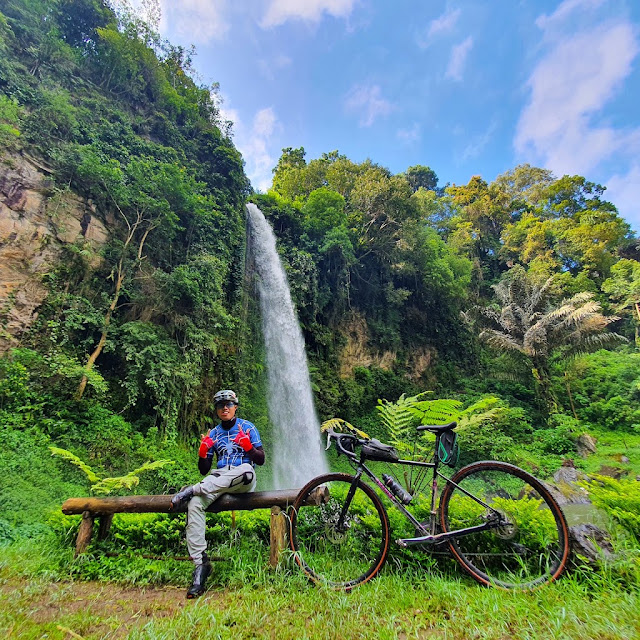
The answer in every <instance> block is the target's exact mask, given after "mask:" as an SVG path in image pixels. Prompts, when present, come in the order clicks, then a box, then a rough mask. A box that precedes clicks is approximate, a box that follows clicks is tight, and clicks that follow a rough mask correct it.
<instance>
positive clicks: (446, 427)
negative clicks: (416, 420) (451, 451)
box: [416, 420, 458, 433]
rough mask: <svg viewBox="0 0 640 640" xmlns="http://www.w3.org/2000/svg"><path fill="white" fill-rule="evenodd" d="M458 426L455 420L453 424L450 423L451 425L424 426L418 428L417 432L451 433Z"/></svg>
mask: <svg viewBox="0 0 640 640" xmlns="http://www.w3.org/2000/svg"><path fill="white" fill-rule="evenodd" d="M457 426H458V423H457V422H456V421H455V420H454V421H453V422H449V424H423V425H420V426H419V427H416V430H417V431H431V432H432V433H438V432H439V431H440V432H442V431H451V429H455V428H456V427H457Z"/></svg>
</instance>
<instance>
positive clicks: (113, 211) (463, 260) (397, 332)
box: [0, 0, 640, 548]
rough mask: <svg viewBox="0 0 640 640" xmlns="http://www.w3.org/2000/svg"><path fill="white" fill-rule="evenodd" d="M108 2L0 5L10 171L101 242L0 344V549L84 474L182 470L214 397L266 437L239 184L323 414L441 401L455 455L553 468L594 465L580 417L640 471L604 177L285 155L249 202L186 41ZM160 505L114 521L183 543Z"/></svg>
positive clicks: (639, 375)
mask: <svg viewBox="0 0 640 640" xmlns="http://www.w3.org/2000/svg"><path fill="white" fill-rule="evenodd" d="M151 4H153V3H151ZM119 6H120V7H121V8H120V9H119V10H118V11H116V10H115V9H114V5H112V3H110V2H107V1H106V0H0V147H1V151H2V154H3V155H2V157H1V159H0V162H2V163H3V165H4V166H9V165H10V164H11V163H12V162H14V161H15V158H17V157H19V156H20V155H23V156H25V157H28V158H29V159H30V160H31V161H33V162H35V163H37V165H38V166H41V167H44V169H46V171H47V174H48V175H50V176H51V186H50V190H49V192H48V193H47V194H46V198H47V202H48V203H49V204H51V206H50V207H48V208H47V215H49V216H50V223H51V224H55V215H56V213H55V212H56V207H55V205H56V202H58V201H59V199H60V198H62V196H64V195H66V194H74V195H76V196H79V197H80V198H82V200H83V201H84V202H86V203H87V206H88V208H89V210H90V211H91V212H92V215H93V216H95V217H96V218H98V219H99V220H101V221H102V223H103V224H104V226H105V227H106V229H107V231H108V238H107V241H106V244H105V245H104V246H103V247H102V248H101V249H100V250H96V249H94V248H92V246H93V245H91V244H90V243H89V242H86V241H81V240H79V241H77V242H75V243H73V244H67V245H66V246H64V247H63V249H62V251H63V254H62V256H61V259H60V261H59V263H58V265H57V267H56V268H55V269H53V270H51V271H50V272H49V273H47V274H46V276H45V278H44V283H43V284H44V285H45V286H46V287H47V289H48V292H49V293H48V296H47V298H46V300H45V302H44V304H43V305H42V307H41V308H40V309H39V313H38V317H37V321H36V322H35V323H34V324H33V326H32V327H31V328H30V330H29V331H28V332H26V333H24V334H23V335H21V336H20V343H19V345H18V348H15V349H12V350H11V351H9V352H7V353H6V354H4V356H3V357H2V358H0V445H1V446H0V462H1V463H2V465H1V466H2V468H3V469H7V470H9V471H10V472H11V473H10V474H9V480H8V481H7V482H6V483H3V485H2V489H1V490H0V506H2V514H1V515H0V539H2V538H4V539H7V540H10V539H13V538H16V537H21V536H23V535H24V536H27V535H29V534H30V532H31V530H32V528H33V527H36V528H37V527H40V528H42V527H44V525H42V524H36V523H38V522H40V523H41V522H42V518H41V517H40V516H41V511H42V508H41V507H40V506H38V505H39V504H44V503H46V504H48V505H53V506H52V509H53V508H56V507H57V505H58V504H59V502H60V501H61V500H62V499H63V498H64V497H67V496H69V495H71V494H81V493H86V492H87V491H88V490H89V488H90V486H89V484H88V483H87V478H86V477H85V476H84V475H83V473H82V471H81V470H80V469H81V468H82V466H81V465H82V464H87V465H88V467H87V468H90V469H91V470H93V472H94V473H95V476H96V478H103V479H104V478H107V479H110V480H114V479H117V478H130V477H131V476H130V475H129V474H130V473H131V472H132V471H134V470H136V469H138V470H139V469H141V468H149V467H144V465H145V464H146V463H147V462H148V461H160V460H166V459H171V460H173V461H174V462H175V464H173V465H165V466H159V465H155V466H152V467H150V468H151V469H152V470H153V472H152V473H147V474H143V475H141V476H140V484H139V486H138V489H137V490H139V491H141V492H166V491H171V490H175V489H176V488H178V487H180V486H181V485H183V484H186V483H187V482H189V481H190V480H192V479H193V474H194V467H195V465H194V461H193V457H194V455H193V444H194V441H195V440H196V439H197V435H198V434H199V433H201V432H202V430H204V428H205V427H206V426H207V425H208V424H210V423H211V422H212V420H213V415H212V412H211V407H210V398H211V393H212V391H213V390H214V389H216V388H220V387H233V388H235V389H237V390H238V391H239V393H240V396H241V400H242V410H243V412H244V414H243V415H244V416H246V417H248V418H250V419H252V420H253V421H255V422H257V423H258V424H260V425H261V427H262V426H263V425H264V433H263V435H264V439H265V442H266V443H267V444H268V443H269V441H270V434H269V429H268V420H267V416H266V408H265V407H266V402H265V399H264V369H263V364H262V362H263V358H262V346H261V341H260V338H259V329H258V327H259V319H258V317H257V311H256V309H255V302H254V298H255V296H253V295H252V292H251V290H250V284H249V283H250V278H249V277H248V276H249V275H250V274H245V272H244V271H245V269H244V264H245V260H244V250H245V224H244V215H245V213H244V207H243V205H244V203H245V201H246V199H247V198H251V199H252V200H253V201H254V202H256V203H257V204H258V206H259V207H260V208H261V210H262V211H263V212H264V213H265V215H266V216H267V218H268V219H269V221H270V223H271V224H272V225H273V228H274V230H275V232H276V235H277V237H278V241H279V250H280V252H281V255H282V259H283V262H284V264H285V266H286V269H287V273H288V277H289V283H290V287H291V291H292V294H293V297H294V300H295V302H296V305H297V310H298V315H299V320H300V323H301V325H302V328H303V331H304V334H305V338H306V342H307V348H308V353H309V358H310V364H311V375H312V380H313V384H314V391H315V394H316V402H317V408H318V412H319V414H320V416H321V418H322V419H327V418H330V417H332V416H338V417H342V418H344V419H346V420H350V421H351V422H353V423H354V424H356V425H358V426H361V427H362V428H363V429H364V430H365V431H367V432H368V433H370V434H371V435H374V436H376V437H380V438H381V439H385V438H391V439H398V437H399V434H400V433H401V430H399V429H398V427H397V425H396V424H395V423H393V421H391V422H389V421H388V420H387V421H386V422H385V415H387V417H388V416H389V415H392V414H393V412H394V411H396V409H397V407H398V405H401V404H402V403H403V402H405V401H406V400H407V399H412V398H421V399H422V401H426V400H425V398H426V396H422V395H420V394H424V393H425V392H431V395H429V396H428V399H429V401H431V400H435V399H436V398H440V399H441V400H443V401H445V402H447V403H449V404H448V405H447V406H450V407H455V408H456V411H458V413H457V414H456V415H457V417H458V418H459V419H460V421H461V442H462V446H463V451H462V456H461V461H462V462H467V461H470V460H471V459H478V458H483V457H484V458H493V457H497V458H501V459H504V460H509V461H513V462H517V463H519V464H522V465H524V466H526V467H528V468H530V469H533V470H534V471H536V472H538V473H540V474H541V475H548V474H550V473H552V472H553V471H554V470H555V469H556V468H557V467H559V466H560V464H561V463H562V460H563V459H565V458H567V457H570V458H574V459H575V460H576V464H578V465H581V464H584V465H586V464H587V463H583V462H582V461H581V460H579V459H578V450H577V447H576V445H577V440H578V437H579V436H581V435H582V434H583V433H585V432H587V433H592V434H596V435H597V437H598V438H600V439H602V440H603V441H604V440H605V439H606V438H607V437H608V435H607V434H609V435H610V434H614V435H615V437H616V438H618V437H619V439H620V440H622V439H623V438H625V439H626V440H625V443H626V444H625V449H624V452H625V453H624V456H623V455H622V453H621V452H620V451H618V450H616V451H615V453H612V454H611V456H614V455H615V456H617V457H616V458H612V459H607V460H605V456H608V455H609V454H608V453H602V454H600V455H602V459H601V458H598V460H599V461H601V462H602V463H603V464H605V462H606V465H608V466H609V467H611V466H613V467H614V468H615V471H616V473H618V472H620V473H623V474H624V473H629V472H633V473H638V471H640V457H639V456H640V452H639V442H638V429H639V425H640V414H639V412H638V409H637V406H638V398H639V395H640V360H639V357H640V356H639V355H638V353H637V344H634V338H636V340H637V328H638V325H639V324H640V306H639V305H640V266H639V264H640V262H639V261H638V258H639V255H638V245H637V239H636V238H635V237H634V236H633V234H632V233H631V231H630V228H629V226H628V225H627V224H626V223H625V222H624V220H623V219H622V218H621V217H620V216H619V215H618V213H617V211H616V208H615V206H614V205H613V204H612V203H610V202H607V201H606V200H605V199H604V195H605V194H604V189H603V187H601V186H600V185H597V184H594V183H592V182H590V181H588V180H587V179H586V178H584V177H582V176H563V177H560V178H558V177H556V176H554V175H552V173H551V172H550V171H548V170H545V169H542V168H536V167H531V166H529V165H522V166H518V167H516V168H514V169H513V170H511V171H508V172H507V173H505V174H503V175H501V176H498V177H497V178H496V179H495V180H494V181H493V182H491V183H488V182H486V181H485V180H484V179H482V178H481V177H480V176H474V177H473V178H472V179H471V180H470V181H469V183H468V184H466V185H450V184H447V185H446V186H444V187H440V186H438V183H439V180H438V177H437V175H436V173H435V172H434V171H433V169H431V168H430V167H428V166H423V165H417V166H413V167H409V168H407V170H406V171H405V172H403V173H400V174H395V175H394V174H393V173H392V172H391V171H389V170H388V169H386V168H385V167H382V166H380V165H378V164H376V163H375V162H372V161H370V160H367V161H365V162H361V163H356V162H353V161H351V160H350V159H349V158H347V157H346V156H344V155H342V154H340V153H339V152H338V151H331V152H328V153H325V154H323V155H322V156H321V157H320V158H316V159H311V160H307V158H306V157H305V151H304V149H302V148H299V149H294V148H287V149H284V150H283V154H282V156H281V158H280V159H279V161H278V164H277V166H276V167H275V168H274V172H273V183H272V188H271V189H270V190H269V191H268V192H267V193H266V194H255V193H252V192H251V188H250V185H249V183H248V181H247V178H246V176H245V174H244V171H243V163H242V158H241V156H240V154H239V152H238V151H237V150H236V149H235V147H234V145H233V141H232V137H231V131H230V125H229V123H227V122H224V121H223V120H222V119H221V116H220V112H219V109H218V97H217V87H216V86H215V85H213V86H204V85H199V84H198V83H197V82H196V81H195V80H194V79H193V69H192V56H193V55H194V52H193V51H192V50H187V49H184V48H182V47H176V46H173V45H171V44H170V43H168V42H166V41H164V40H163V39H162V38H161V37H160V36H159V35H158V34H157V33H156V31H155V30H154V28H153V25H152V24H151V25H150V24H149V23H148V22H147V21H144V20H142V19H140V18H139V17H138V16H137V15H136V14H135V13H134V12H132V11H131V10H125V9H123V8H122V7H123V6H126V5H123V4H119ZM10 304H11V300H8V301H6V304H3V307H2V308H1V309H0V313H1V314H2V318H0V320H2V322H3V323H5V322H6V314H7V311H8V309H9V307H10ZM2 329H4V324H3V326H2ZM605 347H606V348H607V349H609V350H605V349H604V348H605ZM614 349H617V350H614ZM399 398H400V400H398V399H399ZM379 400H380V402H379ZM394 403H395V404H394ZM392 405H393V407H396V408H395V409H393V408H392ZM380 406H383V407H386V408H387V409H386V410H387V412H388V414H385V412H384V411H381V410H380V409H379V408H377V407H380ZM425 406H426V405H425ZM393 415H396V414H393ZM422 418H423V419H424V420H427V419H428V418H427V414H426V413H423V415H422ZM417 419H418V418H417V417H416V415H413V416H412V420H414V421H415V420H417ZM407 424H409V422H408V423H407ZM48 447H54V448H58V449H60V448H62V449H65V450H67V451H68V452H69V455H68V456H67V461H65V460H63V459H60V458H51V457H50V450H49V449H48ZM268 448H269V447H268V446H267V449H268ZM602 451H603V452H608V451H609V449H607V448H606V447H605V448H603V449H602ZM69 456H71V457H69ZM611 456H609V457H611ZM623 458H624V459H626V462H625V461H624V460H623ZM69 460H71V461H72V462H73V465H72V464H69V462H68V461H69ZM74 460H75V462H74ZM335 462H336V461H334V460H332V464H333V463H335ZM74 465H75V466H74ZM589 470H590V471H596V470H597V469H589ZM263 478H264V479H263V482H265V484H268V477H267V476H266V475H265V476H263ZM136 480H137V476H136ZM123 482H124V481H123ZM109 486H110V487H111V488H112V489H114V490H122V487H125V486H126V483H125V484H122V482H121V483H120V484H118V483H117V482H115V480H114V482H111V483H110V485H109ZM27 495H28V496H29V498H28V500H27V499H26V498H25V496H27ZM605 502H606V501H603V504H605ZM53 503H55V504H53ZM150 520H151V521H153V522H154V524H149V522H147V520H145V519H144V518H142V519H139V520H137V521H135V522H134V521H132V522H131V523H129V524H126V523H123V524H122V526H121V527H120V528H118V535H120V536H122V539H123V540H124V539H125V538H127V536H129V538H130V539H131V540H137V537H139V536H141V535H142V534H141V533H140V531H141V529H143V528H145V527H146V528H147V529H149V528H153V527H156V528H157V529H158V531H159V530H161V529H162V530H164V529H163V528H166V530H167V532H168V533H167V536H168V537H170V538H172V540H173V537H174V536H175V531H174V528H175V526H176V525H175V523H174V521H173V520H171V519H158V520H157V521H156V520H154V519H153V518H151V519H150ZM627 521H628V520H627ZM141 523H143V524H144V526H143V524H141ZM256 526H257V525H256ZM258 528H259V527H258ZM261 535H262V534H261ZM174 542H175V541H174ZM159 544H160V543H159ZM168 546H171V545H168ZM167 548H168V547H167Z"/></svg>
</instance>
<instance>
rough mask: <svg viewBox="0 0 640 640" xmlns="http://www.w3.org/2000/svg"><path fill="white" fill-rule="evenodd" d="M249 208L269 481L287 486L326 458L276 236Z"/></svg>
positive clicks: (320, 469) (322, 467) (321, 467)
mask: <svg viewBox="0 0 640 640" xmlns="http://www.w3.org/2000/svg"><path fill="white" fill-rule="evenodd" d="M247 211H248V214H249V234H250V239H251V243H250V251H251V256H252V258H253V261H254V263H255V266H256V270H257V272H258V276H259V278H258V291H259V296H260V309H261V312H262V330H263V333H264V342H265V349H266V358H267V378H268V383H269V394H268V395H269V398H268V404H269V417H270V419H271V422H272V424H273V426H274V429H275V433H274V436H275V438H274V445H273V446H274V451H273V452H271V455H272V456H273V460H274V463H273V483H274V488H276V489H285V488H287V489H290V488H293V487H301V486H302V485H304V484H305V483H306V482H307V480H310V479H311V478H313V477H315V476H317V475H319V474H321V473H325V472H326V471H327V463H326V460H325V456H324V451H323V449H322V443H321V440H320V424H319V422H318V418H317V416H316V412H315V408H314V406H313V397H312V394H311V381H310V379H309V369H308V368H307V356H306V353H305V345H304V339H303V337H302V331H301V330H300V325H299V324H298V318H297V316H296V312H295V309H294V307H293V302H292V301H291V294H290V292H289V285H288V282H287V276H286V274H285V272H284V269H283V268H282V264H281V263H280V258H279V256H278V253H277V251H276V237H275V235H274V233H273V231H272V230H271V227H270V225H269V223H268V222H267V220H266V219H265V217H264V215H263V213H262V211H260V209H258V207H257V206H256V205H255V204H253V203H249V204H247Z"/></svg>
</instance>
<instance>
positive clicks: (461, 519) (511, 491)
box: [440, 461, 569, 589]
mask: <svg viewBox="0 0 640 640" xmlns="http://www.w3.org/2000/svg"><path fill="white" fill-rule="evenodd" d="M454 483H455V484H454ZM456 485H457V486H456ZM465 492H466V493H465ZM468 494H469V495H468ZM480 501H481V502H482V503H484V504H481V502H480ZM485 505H486V506H485ZM440 518H441V524H442V528H443V530H444V531H454V530H458V529H465V528H469V527H476V526H480V525H484V524H490V525H491V528H490V529H487V530H484V531H480V532H476V533H472V534H468V535H465V536H461V537H458V538H454V539H452V540H451V541H450V543H449V544H450V548H451V551H452V553H453V555H454V557H455V558H456V559H457V560H458V562H459V563H460V564H461V565H462V566H463V568H464V569H465V570H466V571H468V572H469V573H470V574H471V575H472V576H473V577H474V578H475V579H476V580H477V581H478V582H480V583H482V584H484V585H487V586H494V587H499V588H503V589H534V588H536V587H538V586H540V585H542V584H544V583H546V582H550V581H552V580H555V579H556V578H558V577H559V576H560V575H561V574H562V572H563V571H564V569H565V567H566V564H567V560H568V557H569V530H568V527H567V522H566V520H565V518H564V515H563V513H562V511H561V509H560V507H559V506H558V504H557V502H556V501H555V500H554V499H553V497H552V496H551V494H550V493H549V491H548V490H547V489H546V487H545V486H544V485H543V484H542V483H541V482H540V481H539V480H537V479H536V478H534V477H533V476H532V475H530V474H529V473H527V472H526V471H523V470H522V469H519V468H518V467H515V466H513V465H510V464H507V463H502V462H491V461H489V462H476V463H474V464H471V465H468V466H467V467H464V468H463V469H460V471H458V472H457V473H456V474H455V475H454V476H453V477H452V478H451V482H449V483H447V486H446V487H445V490H444V491H443V493H442V496H441V500H440Z"/></svg>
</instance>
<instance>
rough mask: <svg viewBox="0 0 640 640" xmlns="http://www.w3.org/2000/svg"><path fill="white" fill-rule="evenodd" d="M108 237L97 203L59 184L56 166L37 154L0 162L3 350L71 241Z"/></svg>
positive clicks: (96, 244) (30, 317) (31, 315)
mask: <svg viewBox="0 0 640 640" xmlns="http://www.w3.org/2000/svg"><path fill="white" fill-rule="evenodd" d="M106 240H107V230H106V228H105V226H104V224H103V223H102V222H101V221H100V220H99V219H98V218H97V217H96V216H95V208H94V207H93V206H92V204H91V202H90V201H89V202H87V201H85V200H83V199H81V198H79V197H78V196H77V195H75V194H73V193H72V192H70V191H60V190H57V189H54V183H53V180H52V178H51V171H50V170H49V169H48V168H47V167H45V166H44V165H42V164H39V163H38V162H37V161H35V160H33V159H32V158H28V157H26V156H23V155H10V156H5V157H4V158H2V160H1V162H0V322H1V324H0V352H3V351H6V350H7V349H9V348H10V347H12V346H14V345H15V344H17V341H18V339H19V337H20V335H21V334H22V333H23V332H24V331H25V329H27V328H28V327H29V326H30V325H31V323H32V322H33V321H34V320H35V318H36V317H37V313H38V307H39V306H40V305H41V304H42V301H43V300H44V299H45V297H46V295H47V288H46V286H45V285H44V284H43V276H44V275H45V274H46V273H48V272H49V271H51V270H52V269H54V268H55V266H56V264H57V263H58V261H59V259H60V252H61V249H62V247H63V246H64V245H65V244H71V243H75V242H79V241H86V242H89V243H90V244H91V245H92V247H93V248H94V249H99V248H100V247H101V246H102V245H103V244H104V243H105V242H106Z"/></svg>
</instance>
